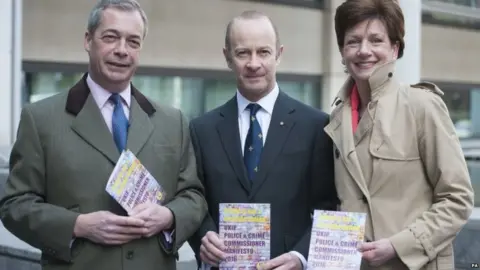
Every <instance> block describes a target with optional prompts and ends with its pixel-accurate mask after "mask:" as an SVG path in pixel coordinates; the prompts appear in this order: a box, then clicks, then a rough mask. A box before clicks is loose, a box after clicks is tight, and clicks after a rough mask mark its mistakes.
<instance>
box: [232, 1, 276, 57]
mask: <svg viewBox="0 0 480 270" xmlns="http://www.w3.org/2000/svg"><path fill="white" fill-rule="evenodd" d="M263 18H265V19H267V20H268V21H269V22H270V23H271V24H272V27H273V31H275V39H276V46H277V49H278V48H280V36H279V35H278V29H277V26H276V25H275V24H274V23H273V21H272V19H270V17H268V16H267V15H266V14H265V13H263V12H260V11H256V10H247V11H244V12H242V13H241V14H240V15H238V16H236V17H234V18H233V19H232V20H231V21H230V22H228V24H227V30H226V31H225V49H226V50H227V51H230V49H231V44H230V35H231V32H232V26H233V24H234V23H235V21H236V20H254V19H263Z"/></svg>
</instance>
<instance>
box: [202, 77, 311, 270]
mask: <svg viewBox="0 0 480 270" xmlns="http://www.w3.org/2000/svg"><path fill="white" fill-rule="evenodd" d="M279 92H280V90H279V88H278V84H275V87H274V88H273V90H272V91H270V93H268V94H267V95H266V96H264V97H263V98H261V99H260V100H258V101H257V102H255V103H257V104H258V105H260V106H261V109H259V110H258V112H257V115H256V118H257V121H258V123H259V124H260V128H261V129H262V135H263V145H265V141H266V139H267V133H268V128H269V127H270V121H271V120H272V113H273V107H274V106H275V102H276V101H277V98H278V94H279ZM250 103H252V102H251V101H249V100H248V99H246V98H245V97H244V96H242V94H240V92H239V91H238V90H237V107H238V130H239V131H240V140H241V145H242V154H243V151H244V150H245V141H246V140H247V135H248V129H249V128H250V110H247V106H248V104H250ZM290 253H292V254H293V255H295V256H297V257H298V258H299V259H300V261H301V262H302V266H303V269H306V268H307V260H306V259H305V258H304V257H303V255H302V254H300V253H299V252H297V251H290ZM272 259H273V258H272ZM201 269H202V270H210V266H208V265H206V264H203V263H202V268H201Z"/></svg>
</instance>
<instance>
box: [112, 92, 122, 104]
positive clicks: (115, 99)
mask: <svg viewBox="0 0 480 270" xmlns="http://www.w3.org/2000/svg"><path fill="white" fill-rule="evenodd" d="M110 100H111V101H112V102H113V104H115V106H118V105H121V104H122V97H121V96H120V95H119V94H112V95H111V96H110Z"/></svg>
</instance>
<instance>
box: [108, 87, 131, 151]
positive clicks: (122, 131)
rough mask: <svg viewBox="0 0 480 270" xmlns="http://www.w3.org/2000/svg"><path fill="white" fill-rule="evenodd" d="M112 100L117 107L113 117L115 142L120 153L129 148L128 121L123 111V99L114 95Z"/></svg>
mask: <svg viewBox="0 0 480 270" xmlns="http://www.w3.org/2000/svg"><path fill="white" fill-rule="evenodd" d="M110 100H111V101H112V102H113V104H114V105H115V108H114V109H113V115H112V133H113V140H114V141H115V144H116V145H117V148H118V151H120V152H122V151H123V150H125V147H126V146H127V132H128V119H127V117H126V116H125V112H124V111H123V105H122V97H121V96H120V95H119V94H112V95H111V96H110Z"/></svg>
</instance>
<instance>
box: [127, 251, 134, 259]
mask: <svg viewBox="0 0 480 270" xmlns="http://www.w3.org/2000/svg"><path fill="white" fill-rule="evenodd" d="M133 255H134V252H133V250H129V251H128V252H127V259H129V260H131V259H133Z"/></svg>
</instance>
